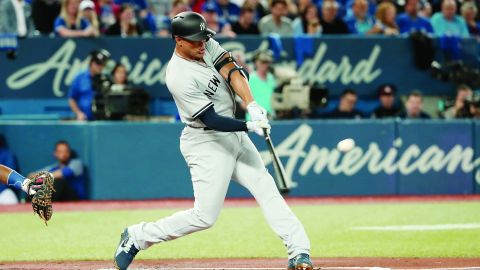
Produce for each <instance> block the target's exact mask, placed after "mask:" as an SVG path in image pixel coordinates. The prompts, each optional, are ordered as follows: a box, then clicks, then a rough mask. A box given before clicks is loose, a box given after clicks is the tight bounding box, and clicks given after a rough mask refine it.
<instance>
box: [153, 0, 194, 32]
mask: <svg viewBox="0 0 480 270" xmlns="http://www.w3.org/2000/svg"><path fill="white" fill-rule="evenodd" d="M189 10H190V7H189V6H188V4H187V1H186V0H174V1H173V3H172V10H171V11H170V15H168V16H164V17H163V18H157V28H158V33H157V35H158V36H162V37H171V35H172V19H173V17H175V15H177V14H178V13H182V12H184V11H189Z"/></svg>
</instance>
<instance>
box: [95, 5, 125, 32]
mask: <svg viewBox="0 0 480 270" xmlns="http://www.w3.org/2000/svg"><path fill="white" fill-rule="evenodd" d="M96 11H97V15H98V18H99V22H100V31H101V32H102V33H105V32H106V31H107V29H108V28H109V27H110V26H112V25H114V24H115V22H116V21H117V20H116V18H117V17H118V14H119V13H120V6H119V5H117V4H115V3H113V0H99V1H97V6H96Z"/></svg>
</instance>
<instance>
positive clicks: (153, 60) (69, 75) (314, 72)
mask: <svg viewBox="0 0 480 270" xmlns="http://www.w3.org/2000/svg"><path fill="white" fill-rule="evenodd" d="M292 40H293V39H291V38H290V39H283V43H284V45H285V46H284V51H283V53H282V58H281V59H278V60H277V61H276V62H275V63H276V65H279V66H281V65H286V66H291V67H294V68H296V70H297V71H298V74H299V75H300V76H301V77H302V78H303V79H304V80H305V81H306V82H309V83H313V82H319V83H321V84H325V85H327V86H328V87H329V88H330V92H331V93H333V94H338V93H340V92H341V91H342V90H343V89H345V88H346V87H352V88H354V89H356V90H357V91H359V92H360V94H366V95H369V94H372V93H374V89H375V88H376V86H377V85H379V84H381V83H385V82H389V83H395V84H397V86H398V89H400V92H408V91H410V90H411V89H413V88H417V89H420V90H422V91H423V92H425V93H428V91H433V90H432V89H435V91H449V90H451V88H452V86H451V85H449V84H446V83H443V82H439V81H437V80H435V79H434V78H431V77H430V74H429V73H428V72H424V71H420V70H417V69H416V68H415V66H414V61H413V58H412V57H413V56H412V51H411V47H410V46H411V45H410V43H409V41H408V39H403V38H398V39H383V38H378V39H377V38H364V39H361V38H354V39H347V38H322V39H315V40H314V47H313V51H312V52H311V54H310V55H305V56H304V61H303V62H302V63H301V65H298V63H297V61H296V54H297V53H298V52H297V51H296V48H295V45H294V44H293V41H292ZM219 41H220V43H221V44H222V45H223V46H224V47H225V48H226V49H227V50H232V51H234V52H235V53H236V54H237V55H240V57H241V58H245V61H246V62H247V64H248V65H250V66H252V63H251V59H252V56H253V55H254V53H255V52H257V51H258V50H260V49H267V48H268V47H269V44H268V41H267V40H265V39H261V38H258V39H252V38H248V39H242V38H238V39H235V40H233V41H232V40H223V39H220V40H219ZM172 46H173V42H172V41H171V40H170V39H121V38H105V39H59V38H57V39H50V38H34V39H26V40H20V41H19V48H18V57H17V59H16V60H10V61H6V62H4V63H5V64H4V63H3V60H2V68H1V69H0V76H1V78H2V81H3V83H4V85H2V89H3V90H5V91H2V93H1V95H2V96H4V97H8V98H15V97H40V98H42V97H43V98H51V97H65V95H66V92H67V90H68V87H69V85H70V83H71V81H72V80H73V78H74V76H75V74H77V73H78V72H79V71H80V70H81V69H83V68H86V65H87V61H88V59H86V57H87V55H88V53H89V52H90V51H91V50H94V49H98V48H104V49H107V50H109V51H110V52H111V54H112V56H113V58H114V59H115V60H116V61H120V62H122V63H124V64H125V65H126V66H127V68H128V69H129V72H130V80H131V81H132V83H134V84H137V85H141V86H143V87H145V88H146V89H147V90H148V91H149V92H150V93H151V94H152V95H153V96H155V97H163V98H165V97H169V93H168V91H167V90H166V86H165V68H166V65H167V63H168V60H169V59H170V57H171V51H170V50H167V49H166V48H170V47H172ZM39 48H42V49H41V50H39ZM473 53H476V52H473ZM465 54H466V55H467V56H468V52H465ZM399 75H401V76H399ZM404 78H409V79H408V80H405V79H404Z"/></svg>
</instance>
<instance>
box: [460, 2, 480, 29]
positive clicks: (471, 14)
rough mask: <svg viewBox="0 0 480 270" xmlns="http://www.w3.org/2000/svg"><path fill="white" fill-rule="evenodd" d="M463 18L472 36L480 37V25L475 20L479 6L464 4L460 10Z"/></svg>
mask: <svg viewBox="0 0 480 270" xmlns="http://www.w3.org/2000/svg"><path fill="white" fill-rule="evenodd" d="M460 11H461V13H462V17H463V18H464V19H465V22H466V23H467V28H468V32H469V33H470V35H472V36H480V23H478V22H477V21H476V20H475V19H476V18H477V12H478V9H477V6H476V5H475V2H464V3H463V4H462V7H461V8H460Z"/></svg>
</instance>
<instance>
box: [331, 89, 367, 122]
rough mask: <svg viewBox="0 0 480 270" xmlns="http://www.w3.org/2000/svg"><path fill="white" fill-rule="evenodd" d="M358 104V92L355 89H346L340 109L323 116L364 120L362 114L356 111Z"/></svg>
mask: <svg viewBox="0 0 480 270" xmlns="http://www.w3.org/2000/svg"><path fill="white" fill-rule="evenodd" d="M356 104H357V92H355V90H353V89H346V90H344V91H343V92H342V94H341V95H340V102H339V103H338V107H337V108H336V109H335V110H333V111H331V112H328V113H326V114H324V115H323V117H325V118H332V119H355V118H362V113H361V112H360V111H358V110H356V109H355V105H356Z"/></svg>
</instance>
